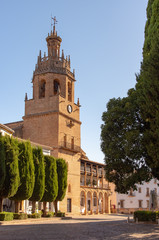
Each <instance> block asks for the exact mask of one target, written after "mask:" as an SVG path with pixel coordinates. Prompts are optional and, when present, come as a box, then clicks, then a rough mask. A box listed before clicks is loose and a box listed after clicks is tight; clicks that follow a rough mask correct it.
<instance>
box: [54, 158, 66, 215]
mask: <svg viewBox="0 0 159 240" xmlns="http://www.w3.org/2000/svg"><path fill="white" fill-rule="evenodd" d="M56 164H57V175H58V195H57V197H56V200H55V201H54V206H55V213H56V214H57V202H58V201H62V200H63V199H64V197H65V194H66V189H67V164H66V162H65V160H64V159H60V158H58V159H57V160H56Z"/></svg>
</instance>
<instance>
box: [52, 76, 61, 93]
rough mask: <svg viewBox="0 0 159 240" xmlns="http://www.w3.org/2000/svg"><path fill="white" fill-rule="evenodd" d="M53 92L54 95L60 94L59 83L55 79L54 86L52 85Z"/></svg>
mask: <svg viewBox="0 0 159 240" xmlns="http://www.w3.org/2000/svg"><path fill="white" fill-rule="evenodd" d="M53 85H54V86H53V92H54V95H57V94H58V93H60V89H61V88H60V82H59V80H58V79H55V80H54V84H53Z"/></svg>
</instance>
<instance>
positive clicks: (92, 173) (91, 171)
mask: <svg viewBox="0 0 159 240" xmlns="http://www.w3.org/2000/svg"><path fill="white" fill-rule="evenodd" d="M92 174H93V173H92V164H91V187H92Z"/></svg>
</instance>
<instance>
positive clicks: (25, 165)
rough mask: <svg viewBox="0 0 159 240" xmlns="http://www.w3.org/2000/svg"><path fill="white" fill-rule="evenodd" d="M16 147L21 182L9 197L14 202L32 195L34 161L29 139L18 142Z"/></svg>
mask: <svg viewBox="0 0 159 240" xmlns="http://www.w3.org/2000/svg"><path fill="white" fill-rule="evenodd" d="M18 147H19V173H20V182H21V184H20V186H19V188H18V191H17V193H16V194H15V195H14V196H13V197H12V198H11V199H13V200H15V201H16V202H18V201H21V200H25V199H29V198H30V197H31V196H32V193H33V189H34V183H35V175H34V162H33V154H32V147H31V144H30V142H29V141H27V142H19V144H18ZM18 208H19V207H18ZM18 208H16V212H17V211H18Z"/></svg>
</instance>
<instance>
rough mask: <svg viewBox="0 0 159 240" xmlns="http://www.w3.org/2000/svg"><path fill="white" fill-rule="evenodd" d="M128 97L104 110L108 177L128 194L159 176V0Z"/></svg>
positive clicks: (151, 10) (153, 3) (152, 5)
mask: <svg viewBox="0 0 159 240" xmlns="http://www.w3.org/2000/svg"><path fill="white" fill-rule="evenodd" d="M136 80H137V83H136V86H135V88H134V89H130V90H129V91H128V95H127V97H125V98H122V99H121V98H118V99H111V100H110V101H109V102H108V104H107V111H105V112H104V113H103V116H102V120H103V122H104V123H103V124H102V126H101V149H102V151H103V153H104V154H105V162H106V177H107V179H108V180H109V181H110V182H114V183H115V185H116V190H117V191H118V192H121V193H126V192H127V191H128V190H130V188H134V189H135V184H137V183H142V181H148V180H149V179H150V178H151V177H152V176H153V177H156V178H158V179H159V1H158V0H149V2H148V6H147V22H146V26H145V41H144V47H143V61H142V63H141V70H140V73H139V74H138V75H136Z"/></svg>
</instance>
